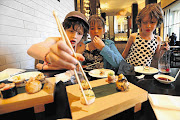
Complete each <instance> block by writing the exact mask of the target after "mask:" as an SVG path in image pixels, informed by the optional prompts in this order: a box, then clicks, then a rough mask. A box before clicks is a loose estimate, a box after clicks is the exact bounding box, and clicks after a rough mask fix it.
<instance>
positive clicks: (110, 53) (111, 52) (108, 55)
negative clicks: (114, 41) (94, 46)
mask: <svg viewBox="0 0 180 120" xmlns="http://www.w3.org/2000/svg"><path fill="white" fill-rule="evenodd" d="M100 54H101V55H102V56H103V58H104V59H106V60H107V61H108V62H109V63H110V64H111V65H112V66H113V67H115V68H116V67H118V66H119V64H120V62H121V60H123V57H122V56H121V54H120V53H119V51H118V50H117V48H116V47H115V45H111V47H110V46H107V45H106V46H105V47H104V48H103V49H102V51H101V52H100Z"/></svg>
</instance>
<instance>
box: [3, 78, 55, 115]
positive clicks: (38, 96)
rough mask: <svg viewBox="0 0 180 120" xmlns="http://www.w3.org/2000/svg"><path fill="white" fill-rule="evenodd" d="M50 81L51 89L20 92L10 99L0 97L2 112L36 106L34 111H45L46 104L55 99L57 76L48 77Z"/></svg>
mask: <svg viewBox="0 0 180 120" xmlns="http://www.w3.org/2000/svg"><path fill="white" fill-rule="evenodd" d="M46 80H47V81H48V82H49V83H50V85H51V87H52V88H51V89H45V88H46V87H45V86H44V87H43V89H42V90H41V91H39V92H37V93H34V94H28V93H20V94H17V95H16V96H14V97H11V98H8V99H2V98H0V114H5V113H9V112H13V111H18V110H22V109H26V108H30V107H34V113H40V112H43V111H45V108H44V104H47V103H51V102H53V101H54V96H53V95H54V86H55V78H46Z"/></svg>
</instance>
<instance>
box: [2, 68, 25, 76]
mask: <svg viewBox="0 0 180 120" xmlns="http://www.w3.org/2000/svg"><path fill="white" fill-rule="evenodd" d="M25 71H26V70H23V69H17V68H7V69H5V70H3V71H2V72H6V73H7V74H9V75H16V74H19V73H22V72H25Z"/></svg>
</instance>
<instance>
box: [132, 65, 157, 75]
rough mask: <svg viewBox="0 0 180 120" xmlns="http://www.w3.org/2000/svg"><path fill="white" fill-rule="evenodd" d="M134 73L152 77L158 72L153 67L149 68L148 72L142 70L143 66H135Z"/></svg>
mask: <svg viewBox="0 0 180 120" xmlns="http://www.w3.org/2000/svg"><path fill="white" fill-rule="evenodd" d="M134 71H135V72H138V73H142V74H145V75H152V74H155V73H158V72H159V70H158V69H156V68H154V67H150V68H149V70H143V66H135V67H134Z"/></svg>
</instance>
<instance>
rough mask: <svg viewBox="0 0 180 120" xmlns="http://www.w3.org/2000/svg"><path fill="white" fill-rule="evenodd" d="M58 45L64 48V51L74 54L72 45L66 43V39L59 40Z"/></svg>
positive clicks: (61, 48) (59, 47)
mask: <svg viewBox="0 0 180 120" xmlns="http://www.w3.org/2000/svg"><path fill="white" fill-rule="evenodd" d="M57 47H58V49H60V50H63V51H65V52H67V53H69V54H70V55H73V52H72V50H71V49H70V47H69V46H68V45H67V44H66V42H65V41H63V40H60V41H58V42H57Z"/></svg>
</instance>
